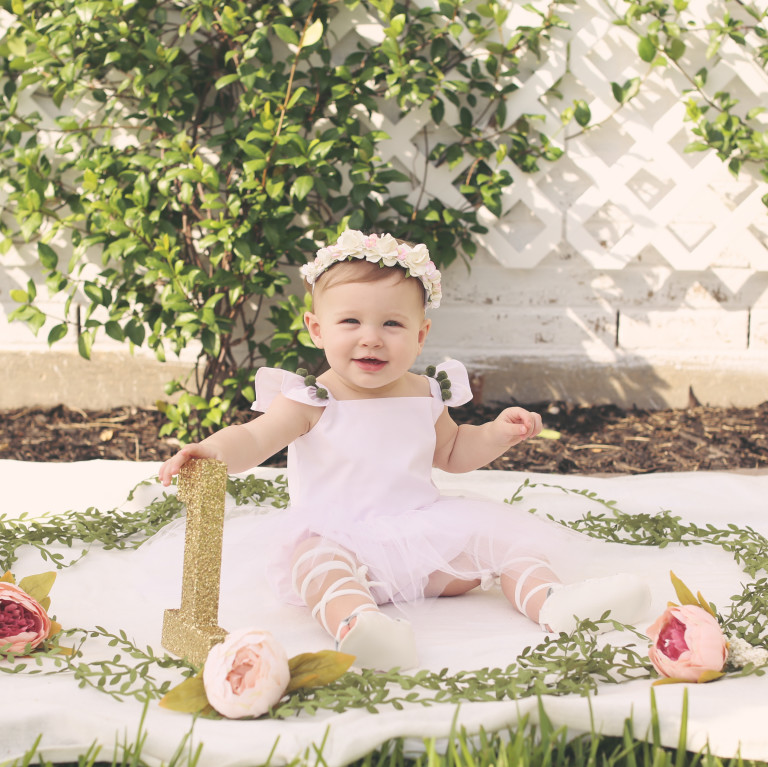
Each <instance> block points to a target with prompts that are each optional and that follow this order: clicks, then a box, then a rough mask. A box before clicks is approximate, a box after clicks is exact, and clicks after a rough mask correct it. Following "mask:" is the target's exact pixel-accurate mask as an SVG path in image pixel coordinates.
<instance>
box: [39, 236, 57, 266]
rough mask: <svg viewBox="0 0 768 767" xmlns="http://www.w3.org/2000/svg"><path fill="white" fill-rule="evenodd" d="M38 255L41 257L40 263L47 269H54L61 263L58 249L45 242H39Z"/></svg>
mask: <svg viewBox="0 0 768 767" xmlns="http://www.w3.org/2000/svg"><path fill="white" fill-rule="evenodd" d="M37 257H38V258H39V259H40V263H41V264H42V265H43V267H44V268H45V269H50V270H51V271H53V270H54V269H55V268H56V267H57V265H58V263H59V257H58V256H57V255H56V251H55V250H54V249H53V248H52V247H51V246H50V245H46V244H45V243H43V242H38V243H37Z"/></svg>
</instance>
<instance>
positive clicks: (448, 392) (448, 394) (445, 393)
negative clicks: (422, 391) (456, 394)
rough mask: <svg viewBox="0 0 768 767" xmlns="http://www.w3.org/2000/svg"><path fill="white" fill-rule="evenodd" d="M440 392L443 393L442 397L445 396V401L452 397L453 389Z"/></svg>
mask: <svg viewBox="0 0 768 767" xmlns="http://www.w3.org/2000/svg"><path fill="white" fill-rule="evenodd" d="M440 394H441V396H442V398H443V402H445V400H447V399H450V398H451V390H450V389H443V390H442V391H441V392H440Z"/></svg>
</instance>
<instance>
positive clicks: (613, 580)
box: [539, 573, 651, 634]
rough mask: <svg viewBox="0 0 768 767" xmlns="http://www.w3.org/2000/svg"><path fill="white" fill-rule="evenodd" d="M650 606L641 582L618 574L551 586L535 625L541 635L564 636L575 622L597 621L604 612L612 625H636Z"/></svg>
mask: <svg viewBox="0 0 768 767" xmlns="http://www.w3.org/2000/svg"><path fill="white" fill-rule="evenodd" d="M650 604H651V593H650V590H649V589H648V585H647V584H646V583H645V581H643V580H641V579H640V578H638V577H637V576H636V575H631V574H629V573H618V574H617V575H609V576H606V577H604V578H591V579H590V580H587V581H580V582H579V583H570V584H567V585H559V584H558V585H555V586H553V587H552V590H551V593H550V594H549V595H548V596H547V599H546V601H545V602H544V604H543V605H542V607H541V611H540V612H539V623H540V624H541V626H542V628H544V630H545V631H551V632H554V633H556V634H559V633H560V632H563V631H564V632H565V633H566V634H568V633H570V632H571V631H573V630H574V629H575V628H576V624H577V622H578V621H580V620H591V621H595V620H598V619H599V618H600V617H601V616H602V615H603V613H605V611H606V610H610V615H609V616H608V617H609V618H611V619H613V620H615V621H619V622H620V623H636V622H637V621H639V620H640V619H641V618H643V617H644V616H645V614H646V612H647V611H648V608H649V607H650ZM610 630H611V627H610V626H603V627H601V628H600V631H601V632H602V631H610Z"/></svg>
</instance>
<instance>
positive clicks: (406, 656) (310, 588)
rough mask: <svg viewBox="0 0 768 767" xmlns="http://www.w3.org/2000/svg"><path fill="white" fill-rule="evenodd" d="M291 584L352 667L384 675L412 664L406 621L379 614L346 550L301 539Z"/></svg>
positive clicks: (357, 565)
mask: <svg viewBox="0 0 768 767" xmlns="http://www.w3.org/2000/svg"><path fill="white" fill-rule="evenodd" d="M293 584H294V588H295V589H296V591H297V592H298V593H299V595H300V596H301V598H302V600H303V601H304V602H305V603H306V604H307V606H308V607H310V608H311V609H312V616H313V617H315V618H317V619H318V620H319V621H320V623H321V624H322V625H323V627H324V628H325V630H326V631H327V632H328V633H329V634H330V635H331V636H333V637H334V638H335V639H336V648H337V649H338V650H340V651H341V652H345V653H348V654H349V655H354V656H355V659H356V660H355V665H356V666H358V667H360V668H375V669H379V670H382V671H388V670H389V669H392V668H401V669H404V670H405V669H409V668H412V667H414V666H416V665H417V664H418V656H417V654H416V644H415V640H414V636H413V629H412V628H411V625H410V623H408V622H407V621H402V620H397V619H395V620H393V619H392V618H389V617H388V616H386V615H384V614H383V613H382V612H381V611H380V610H379V608H378V605H377V604H376V600H375V599H374V598H373V596H372V595H371V592H370V590H369V588H368V583H367V579H366V573H365V568H364V567H362V566H361V564H360V562H358V560H357V559H356V558H355V557H354V556H353V555H352V554H351V553H350V552H349V551H347V550H346V549H344V548H342V547H341V546H336V545H334V544H332V543H331V542H329V541H327V540H325V539H323V538H320V537H317V536H315V537H312V538H308V539H307V540H305V541H303V542H302V543H301V544H300V545H299V546H297V547H296V551H295V552H294V556H293Z"/></svg>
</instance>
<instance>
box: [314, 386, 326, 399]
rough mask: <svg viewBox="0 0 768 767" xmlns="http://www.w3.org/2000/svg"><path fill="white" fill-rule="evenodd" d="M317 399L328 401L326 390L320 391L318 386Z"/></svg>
mask: <svg viewBox="0 0 768 767" xmlns="http://www.w3.org/2000/svg"><path fill="white" fill-rule="evenodd" d="M316 394H317V398H318V399H328V390H327V389H322V388H320V387H319V386H318V387H317V392H316Z"/></svg>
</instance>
